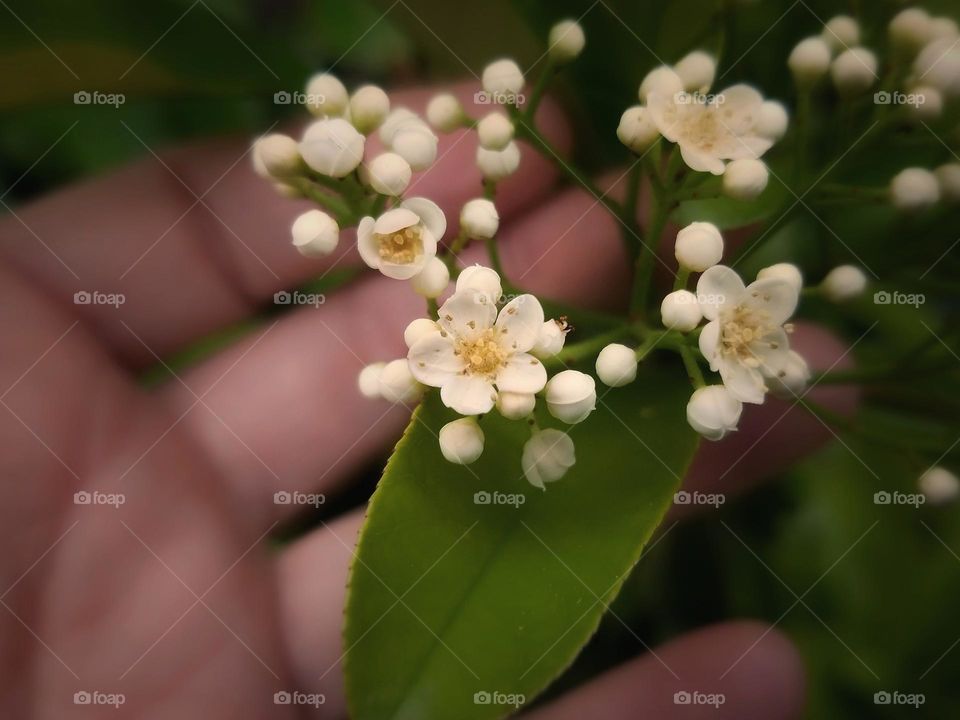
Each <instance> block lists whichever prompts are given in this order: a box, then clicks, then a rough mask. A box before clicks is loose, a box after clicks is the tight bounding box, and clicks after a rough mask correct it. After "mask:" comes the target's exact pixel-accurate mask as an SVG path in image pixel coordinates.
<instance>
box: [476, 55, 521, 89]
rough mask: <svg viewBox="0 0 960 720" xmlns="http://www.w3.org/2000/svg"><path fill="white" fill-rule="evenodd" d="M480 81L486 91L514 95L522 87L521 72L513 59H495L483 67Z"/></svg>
mask: <svg viewBox="0 0 960 720" xmlns="http://www.w3.org/2000/svg"><path fill="white" fill-rule="evenodd" d="M480 82H481V84H482V85H483V89H484V90H486V91H487V92H488V93H493V94H505V95H516V94H517V93H519V92H520V91H521V90H522V89H523V72H522V71H521V70H520V66H519V65H517V64H516V63H515V62H514V61H513V60H496V61H494V62H492V63H490V64H489V65H487V66H486V67H485V68H484V69H483V77H482V79H481V81H480Z"/></svg>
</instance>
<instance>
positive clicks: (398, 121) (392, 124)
mask: <svg viewBox="0 0 960 720" xmlns="http://www.w3.org/2000/svg"><path fill="white" fill-rule="evenodd" d="M423 125H424V122H423V120H422V119H421V118H420V116H419V115H417V114H416V113H415V112H413V110H410V109H409V108H405V107H398V108H394V109H393V110H391V111H390V112H389V113H387V117H386V118H384V120H383V122H382V123H381V124H380V129H379V130H378V131H377V134H378V135H379V136H380V140H381V141H382V142H383V144H384V145H386V146H387V147H391V146H392V145H393V138H394V137H396V135H397V133H398V132H400V130H401V129H403V128H407V127H412V128H420V127H422V126H423Z"/></svg>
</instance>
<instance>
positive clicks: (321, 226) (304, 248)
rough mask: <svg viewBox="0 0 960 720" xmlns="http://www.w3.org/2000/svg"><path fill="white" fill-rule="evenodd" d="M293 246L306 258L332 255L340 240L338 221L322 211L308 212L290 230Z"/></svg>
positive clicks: (294, 222)
mask: <svg viewBox="0 0 960 720" xmlns="http://www.w3.org/2000/svg"><path fill="white" fill-rule="evenodd" d="M290 234H291V235H292V236H293V246H294V247H295V248H296V249H297V252H299V253H300V254H301V255H303V256H305V257H321V256H323V255H329V254H330V253H332V252H333V251H334V250H335V249H336V247H337V243H338V242H339V240H340V228H339V227H338V226H337V221H336V220H334V219H333V218H332V217H330V216H329V215H327V214H326V213H325V212H323V211H322V210H307V212H305V213H303V214H302V215H300V216H298V217H297V219H296V220H294V221H293V226H292V227H291V228H290Z"/></svg>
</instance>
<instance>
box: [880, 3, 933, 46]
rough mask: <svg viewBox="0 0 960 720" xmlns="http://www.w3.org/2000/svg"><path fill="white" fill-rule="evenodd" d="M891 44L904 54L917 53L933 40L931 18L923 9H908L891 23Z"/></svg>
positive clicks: (889, 29)
mask: <svg viewBox="0 0 960 720" xmlns="http://www.w3.org/2000/svg"><path fill="white" fill-rule="evenodd" d="M888 32H889V34H890V43H891V44H892V45H893V46H894V47H895V48H897V49H899V50H901V51H903V52H916V51H917V50H919V49H920V48H921V47H923V46H924V45H926V44H927V43H928V42H930V40H931V39H932V38H933V28H932V26H931V17H930V13H928V12H927V11H926V10H924V9H923V8H907V9H906V10H903V11H901V12H899V13H898V14H897V15H895V16H894V18H893V20H891V21H890V25H889V27H888Z"/></svg>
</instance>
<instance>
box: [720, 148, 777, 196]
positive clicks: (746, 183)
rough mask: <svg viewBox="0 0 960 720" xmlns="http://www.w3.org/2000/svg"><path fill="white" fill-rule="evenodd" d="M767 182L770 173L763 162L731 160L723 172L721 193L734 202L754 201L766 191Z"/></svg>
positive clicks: (745, 159) (750, 159) (747, 159)
mask: <svg viewBox="0 0 960 720" xmlns="http://www.w3.org/2000/svg"><path fill="white" fill-rule="evenodd" d="M769 180H770V171H769V170H767V166H766V165H765V164H764V162H763V160H755V159H753V158H740V159H739V160H731V161H730V162H729V163H727V168H726V170H724V172H723V193H724V195H726V196H727V197H731V198H734V199H735V200H755V199H757V198H758V197H760V195H761V194H762V193H763V191H764V190H766V189H767V182H769Z"/></svg>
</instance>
